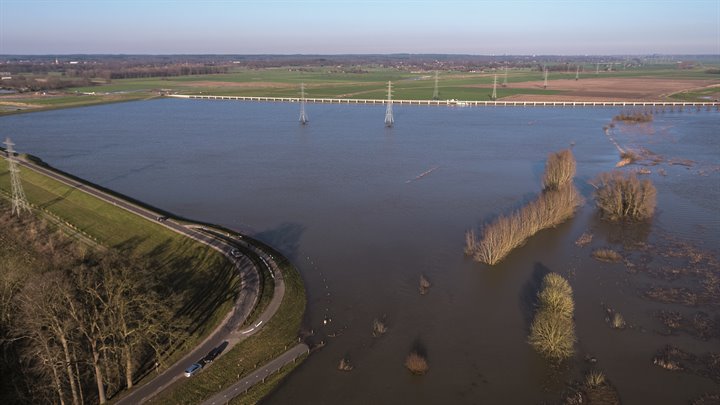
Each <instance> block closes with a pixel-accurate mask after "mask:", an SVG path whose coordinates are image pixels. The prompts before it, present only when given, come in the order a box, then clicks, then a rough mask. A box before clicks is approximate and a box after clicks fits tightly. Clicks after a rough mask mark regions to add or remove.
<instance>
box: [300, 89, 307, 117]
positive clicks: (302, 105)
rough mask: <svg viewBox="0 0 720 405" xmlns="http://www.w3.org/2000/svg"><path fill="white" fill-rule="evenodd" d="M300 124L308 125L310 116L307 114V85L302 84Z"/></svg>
mask: <svg viewBox="0 0 720 405" xmlns="http://www.w3.org/2000/svg"><path fill="white" fill-rule="evenodd" d="M300 123H301V124H302V125H305V124H307V123H308V116H307V113H306V112H305V83H300Z"/></svg>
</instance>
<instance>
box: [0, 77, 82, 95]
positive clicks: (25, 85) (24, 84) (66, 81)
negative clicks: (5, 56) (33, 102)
mask: <svg viewBox="0 0 720 405" xmlns="http://www.w3.org/2000/svg"><path fill="white" fill-rule="evenodd" d="M90 85H92V81H91V80H90V79H88V78H85V77H75V78H67V77H59V76H47V77H43V78H34V77H26V76H24V75H17V76H12V79H6V80H3V81H2V82H1V83H0V86H1V87H2V88H5V89H13V90H17V91H19V92H21V93H22V92H27V91H43V90H61V89H66V88H70V87H83V86H90Z"/></svg>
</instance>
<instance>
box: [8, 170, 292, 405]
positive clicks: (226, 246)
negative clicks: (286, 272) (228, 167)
mask: <svg viewBox="0 0 720 405" xmlns="http://www.w3.org/2000/svg"><path fill="white" fill-rule="evenodd" d="M15 161H16V162H17V163H18V164H19V165H21V166H23V167H25V168H27V169H30V170H34V171H36V172H38V173H41V174H43V175H45V176H48V177H50V178H52V179H54V180H56V181H59V182H61V183H63V184H65V185H67V186H70V187H72V188H75V189H78V190H81V191H83V192H85V193H87V194H90V195H92V196H94V197H96V198H99V199H101V200H103V201H105V202H108V203H110V204H113V205H115V206H117V207H119V208H122V209H125V210H127V211H129V212H132V213H133V214H136V215H139V216H141V217H143V218H145V219H147V220H148V221H151V222H153V223H154V224H158V225H162V226H165V227H166V228H168V229H171V230H173V231H175V232H177V233H179V234H182V235H184V236H187V237H189V238H191V239H193V240H195V241H198V242H200V243H203V244H205V245H207V246H209V247H211V248H213V249H215V250H217V251H218V252H220V253H221V254H223V255H224V256H225V257H226V258H227V259H228V260H230V261H231V262H232V263H233V264H234V265H235V267H236V269H237V271H238V273H239V275H240V279H241V287H240V291H239V293H238V297H237V300H236V301H235V306H234V307H233V310H232V311H230V313H228V314H227V316H226V317H225V318H224V319H223V321H222V322H221V323H220V325H219V326H218V327H217V328H216V329H215V330H214V331H213V332H212V333H210V335H208V336H207V337H206V338H205V340H203V341H202V342H201V343H200V344H199V345H198V346H196V347H195V348H194V349H192V350H191V351H190V352H189V353H187V354H186V355H185V356H184V357H183V358H182V359H180V360H178V361H177V362H175V364H173V365H171V366H170V367H168V368H167V369H165V370H164V371H162V372H161V373H159V374H158V375H157V376H156V377H155V378H153V379H152V380H151V381H150V382H148V383H147V384H144V385H142V386H139V387H135V388H133V389H132V390H131V391H130V392H125V393H121V395H124V396H123V397H122V398H120V399H118V401H117V402H116V404H139V403H143V402H145V401H147V400H148V399H150V398H151V397H153V396H154V395H156V394H158V393H159V392H161V391H163V390H164V389H165V388H167V387H168V386H170V385H171V384H172V383H173V382H175V381H177V380H178V379H180V378H184V375H183V373H184V370H185V369H186V368H187V367H188V366H190V365H191V364H193V363H195V362H198V361H199V360H200V359H202V358H203V357H204V356H205V355H206V354H207V353H208V352H210V351H211V350H212V349H214V348H216V347H218V346H220V345H221V344H222V343H223V342H228V345H227V347H226V348H225V349H224V352H227V351H229V350H230V349H231V348H232V347H233V346H234V345H235V344H237V343H239V342H241V341H242V340H244V339H246V338H247V337H249V336H252V335H253V334H255V333H257V332H258V331H259V330H260V329H261V328H262V326H263V325H264V324H266V323H267V322H268V321H269V320H270V318H272V316H273V315H274V314H275V312H276V311H277V309H278V308H279V306H280V303H281V301H282V297H283V295H284V292H285V284H284V281H283V277H282V273H281V272H280V269H279V268H278V266H277V264H276V263H275V260H274V258H273V257H272V256H269V255H268V254H266V253H265V252H264V251H262V250H261V249H259V248H257V247H256V246H254V245H252V244H249V243H247V242H245V241H244V240H242V239H238V240H236V241H232V242H230V241H227V240H225V239H223V238H219V237H216V236H213V235H211V234H209V233H205V232H201V231H199V230H197V229H196V228H198V227H197V226H192V225H191V226H188V225H182V224H179V223H177V222H175V221H173V220H171V219H168V220H166V221H163V222H159V221H158V220H157V218H158V217H159V216H160V215H162V214H160V213H158V212H154V211H151V210H150V209H147V208H145V207H141V206H139V205H136V204H133V203H131V202H128V201H126V200H124V199H122V198H119V197H117V196H114V195H112V194H109V193H106V192H104V191H102V190H99V189H96V188H94V187H92V186H90V185H88V184H86V183H82V182H79V181H77V180H74V179H72V178H70V177H68V176H65V175H63V174H61V173H58V172H56V171H54V170H50V169H47V168H44V167H42V166H39V165H36V164H34V163H31V162H27V161H23V160H19V159H15ZM200 228H202V227H200ZM236 246H243V247H245V248H247V249H250V250H251V251H252V252H253V253H255V254H257V255H258V256H259V258H260V259H261V261H262V262H263V264H264V265H265V266H267V267H268V270H269V271H270V272H271V274H272V275H273V278H274V280H275V289H274V293H273V298H272V299H271V301H270V303H269V304H268V306H267V308H266V309H265V310H264V311H263V313H262V314H260V316H259V317H258V319H257V320H256V321H255V322H254V323H253V324H252V325H250V326H249V327H248V328H245V329H243V330H238V329H239V327H240V326H241V325H242V324H243V323H244V322H245V320H246V319H247V318H248V317H249V316H250V313H251V312H252V310H253V308H255V306H256V305H257V302H258V300H259V292H260V276H259V273H258V269H257V268H256V267H255V265H254V264H253V262H252V261H251V260H250V259H249V258H248V257H247V256H245V255H241V256H240V257H237V258H236V257H234V256H233V255H231V254H230V251H231V250H232V249H233V248H235V247H236Z"/></svg>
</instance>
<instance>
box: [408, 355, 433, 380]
mask: <svg viewBox="0 0 720 405" xmlns="http://www.w3.org/2000/svg"><path fill="white" fill-rule="evenodd" d="M405 367H407V369H408V370H410V372H411V373H413V374H417V375H423V374H425V373H427V371H428V370H429V369H430V366H428V363H427V360H426V359H425V357H424V356H422V355H421V354H419V353H417V352H412V353H410V354H408V356H407V358H406V359H405Z"/></svg>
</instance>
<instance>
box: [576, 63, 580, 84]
mask: <svg viewBox="0 0 720 405" xmlns="http://www.w3.org/2000/svg"><path fill="white" fill-rule="evenodd" d="M578 79H580V65H577V68H575V81H577V80H578Z"/></svg>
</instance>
